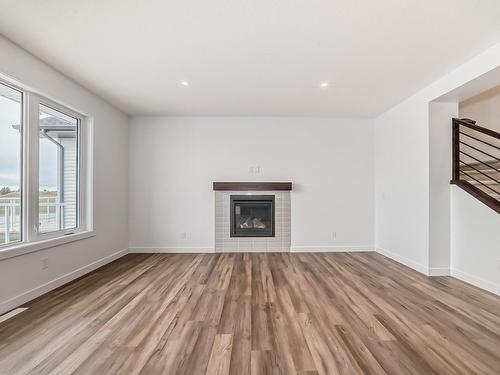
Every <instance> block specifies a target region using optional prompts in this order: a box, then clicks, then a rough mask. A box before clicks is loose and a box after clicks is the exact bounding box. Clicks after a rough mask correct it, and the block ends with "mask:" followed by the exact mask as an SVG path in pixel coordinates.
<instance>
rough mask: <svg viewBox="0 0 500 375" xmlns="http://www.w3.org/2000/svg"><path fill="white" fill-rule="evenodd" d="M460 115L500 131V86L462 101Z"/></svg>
mask: <svg viewBox="0 0 500 375" xmlns="http://www.w3.org/2000/svg"><path fill="white" fill-rule="evenodd" d="M460 117H461V118H470V119H473V120H476V121H477V124H478V125H480V126H483V127H486V128H489V129H493V130H495V131H497V132H500V86H496V87H493V88H492V89H489V90H487V91H485V92H482V93H481V94H479V95H476V96H473V97H472V98H469V99H467V100H464V101H463V102H461V103H460Z"/></svg>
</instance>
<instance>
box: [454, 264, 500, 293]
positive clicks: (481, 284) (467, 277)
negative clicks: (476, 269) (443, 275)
mask: <svg viewBox="0 0 500 375" xmlns="http://www.w3.org/2000/svg"><path fill="white" fill-rule="evenodd" d="M451 276H453V277H455V278H457V279H459V280H462V281H464V282H466V283H468V284H471V285H474V286H477V287H478V288H481V289H484V290H487V291H488V292H491V293H494V294H496V295H498V296H500V284H496V283H493V282H491V281H488V280H485V279H482V278H480V277H477V276H474V275H471V274H468V273H466V272H463V271H460V270H457V269H452V270H451Z"/></svg>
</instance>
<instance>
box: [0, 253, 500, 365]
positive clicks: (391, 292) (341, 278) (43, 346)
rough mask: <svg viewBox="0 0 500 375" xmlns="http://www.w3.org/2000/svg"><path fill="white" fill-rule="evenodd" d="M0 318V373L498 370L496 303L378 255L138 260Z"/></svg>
mask: <svg viewBox="0 0 500 375" xmlns="http://www.w3.org/2000/svg"><path fill="white" fill-rule="evenodd" d="M25 307H28V309H27V310H26V311H24V312H22V313H20V314H19V315H17V316H15V317H13V318H11V319H9V320H7V321H5V322H2V323H0V374H2V375H3V374H9V375H10V374H64V375H66V374H93V375H95V374H106V375H108V374H127V375H129V374H170V375H172V374H186V375H198V374H200V375H203V374H209V375H214V374H217V375H223V374H231V375H266V374H273V375H278V374H283V375H294V374H297V375H313V374H318V375H323V374H398V375H399V374H440V375H441V374H499V373H500V298H498V297H496V296H494V295H492V294H489V293H487V292H484V291H481V290H479V289H477V288H474V287H472V286H470V285H467V284H465V283H462V282H460V281H458V280H456V279H453V278H450V277H436V278H427V277H424V276H422V275H420V274H418V273H417V272H414V271H412V270H410V269H408V268H406V267H404V266H401V265H399V264H397V263H395V262H393V261H391V260H389V259H387V258H384V257H383V256H381V255H378V254H376V253H351V254H349V253H334V254H328V253H316V254H284V253H275V254H241V253H239V254H198V255H195V254H193V255H190V254H183V255H181V254H175V255H174V254H172V255H168V254H155V255H146V254H135V255H132V254H131V255H127V256H126V257H123V258H121V259H119V260H117V261H115V262H113V263H111V264H109V265H107V266H105V267H103V268H101V269H99V270H97V271H95V272H93V273H91V274H89V275H86V276H85V277H83V278H80V279H78V280H75V281H74V282H72V283H70V284H67V285H65V286H64V287H61V288H59V289H57V290H55V291H53V292H50V293H48V294H46V295H44V296H42V297H40V298H38V299H36V300H34V301H32V302H31V303H29V304H27V305H26V306H25Z"/></svg>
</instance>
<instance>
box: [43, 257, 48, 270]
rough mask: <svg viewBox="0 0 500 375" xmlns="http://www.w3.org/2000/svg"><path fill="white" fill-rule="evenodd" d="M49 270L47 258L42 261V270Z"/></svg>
mask: <svg viewBox="0 0 500 375" xmlns="http://www.w3.org/2000/svg"><path fill="white" fill-rule="evenodd" d="M47 268H49V258H43V259H42V270H46V269H47Z"/></svg>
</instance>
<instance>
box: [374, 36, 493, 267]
mask: <svg viewBox="0 0 500 375" xmlns="http://www.w3.org/2000/svg"><path fill="white" fill-rule="evenodd" d="M444 42H445V41H444ZM498 66H500V44H497V45H496V46H494V47H492V48H490V49H489V50H487V51H485V52H484V53H482V54H480V55H479V56H477V57H475V58H474V59H472V60H470V61H469V62H468V63H466V64H464V65H462V66H461V67H459V68H458V69H456V70H454V71H452V72H450V73H448V74H447V75H445V76H444V77H443V78H441V79H440V80H438V81H436V82H434V83H433V84H431V85H429V86H428V87H426V88H424V89H423V90H421V91H419V92H418V93H416V94H415V95H413V96H412V97H410V98H408V99H406V100H405V101H403V102H402V103H400V104H398V105H397V106H395V107H393V108H391V109H389V110H388V111H386V112H385V113H383V114H382V115H380V116H379V117H378V118H376V119H375V243H376V247H377V249H378V251H380V252H381V253H384V254H386V255H388V256H390V257H392V258H393V259H396V260H398V261H400V262H403V263H405V264H406V265H408V266H410V267H412V268H414V269H417V270H419V271H421V272H424V273H429V272H430V268H432V267H430V263H429V260H430V256H429V251H430V248H431V246H430V243H431V237H430V231H429V226H430V225H431V210H430V209H429V204H430V202H432V199H436V200H438V201H440V200H442V199H447V198H446V194H444V195H441V197H439V196H437V195H434V196H433V198H432V199H431V197H430V194H431V193H432V194H439V193H438V191H440V190H439V189H438V190H434V191H433V190H432V189H431V186H430V173H431V169H430V166H431V165H434V164H435V162H436V160H434V159H430V156H429V155H430V147H431V144H430V136H431V135H432V132H430V131H429V127H430V126H431V122H430V111H429V103H430V102H431V101H433V100H435V99H436V98H439V97H440V96H442V95H444V94H446V93H448V92H450V91H452V90H454V89H456V88H458V87H460V86H462V85H464V84H465V83H467V82H469V81H471V80H473V79H475V78H477V77H479V76H480V75H482V74H485V73H487V72H489V71H490V70H493V69H494V68H496V67H498ZM450 126H451V125H450ZM443 152H444V153H446V152H448V150H447V149H443ZM439 155H440V154H439V153H434V154H431V156H433V158H434V157H438V158H440V157H441V156H439ZM448 189H449V187H448ZM442 207H446V204H443V205H442ZM434 214H436V212H434ZM452 251H453V250H452Z"/></svg>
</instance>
